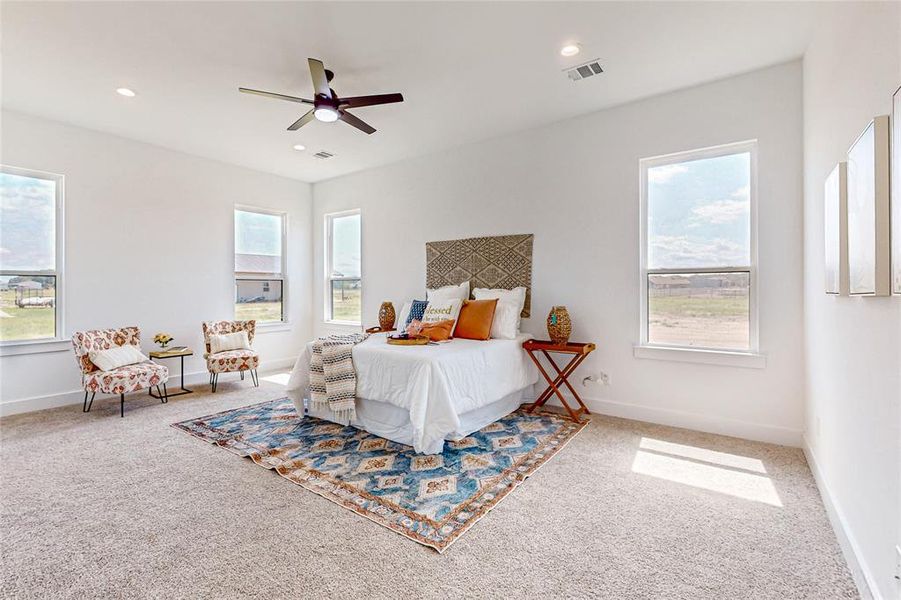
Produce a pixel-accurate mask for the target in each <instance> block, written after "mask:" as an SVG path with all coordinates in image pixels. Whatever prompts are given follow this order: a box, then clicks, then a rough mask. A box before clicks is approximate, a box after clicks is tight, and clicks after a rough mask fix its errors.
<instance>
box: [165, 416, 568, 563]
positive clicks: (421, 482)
mask: <svg viewBox="0 0 901 600" xmlns="http://www.w3.org/2000/svg"><path fill="white" fill-rule="evenodd" d="M172 426H173V427H176V428H178V429H182V430H184V431H187V432H188V433H190V434H192V435H195V436H197V437H199V438H201V439H204V440H206V441H208V442H210V443H213V444H216V445H218V446H221V447H223V448H225V449H226V450H229V451H231V452H234V453H235V454H238V455H240V456H247V457H250V458H251V459H253V461H254V462H255V463H257V464H258V465H260V466H263V467H265V468H267V469H272V470H274V471H275V472H277V473H278V474H279V475H281V476H282V477H285V478H286V479H288V480H290V481H293V482H294V483H296V484H297V485H299V486H301V487H304V488H306V489H308V490H310V491H313V492H315V493H317V494H319V495H320V496H323V497H325V498H327V499H329V500H331V501H332V502H335V503H336V504H340V505H341V506H343V507H345V508H347V509H349V510H352V511H354V512H355V513H357V514H360V515H363V516H364V517H366V518H368V519H371V520H373V521H375V522H376V523H378V524H380V525H383V526H385V527H387V528H389V529H391V530H393V531H396V532H397V533H400V534H401V535H404V536H406V537H408V538H410V539H411V540H415V541H417V542H419V543H420V544H423V545H425V546H429V547H431V548H434V549H435V550H437V551H438V552H443V551H444V550H445V549H447V547H448V546H450V544H451V543H453V542H454V540H456V539H457V538H458V537H460V535H462V534H463V533H464V532H465V531H466V530H467V529H469V528H470V527H471V526H472V525H473V524H474V523H475V522H476V521H478V520H479V519H480V518H481V517H483V516H484V515H485V514H486V513H487V512H488V511H489V510H491V509H492V508H494V506H496V505H497V503H498V502H500V501H501V499H503V498H504V497H505V496H506V495H507V494H509V493H510V492H512V491H513V490H514V489H516V487H517V486H518V485H519V484H521V483H522V482H523V481H525V479H526V478H527V477H529V475H531V474H532V473H534V472H535V471H536V470H537V469H538V467H540V466H541V465H542V464H544V463H545V462H546V461H547V460H548V459H550V458H551V457H552V456H554V454H556V453H557V452H558V451H560V449H561V448H563V446H564V445H565V444H566V443H567V442H568V441H569V440H571V439H572V438H573V437H575V435H576V434H577V433H579V432H580V431H582V429H583V428H584V427H585V423H582V424H578V423H573V422H572V421H569V420H567V419H564V418H563V417H561V416H559V415H556V414H552V413H540V414H534V415H531V414H527V413H525V412H524V411H522V410H518V411H516V412H513V413H511V414H509V415H507V416H506V417H504V418H503V419H501V420H500V421H496V422H494V423H492V424H490V425H488V426H487V427H485V428H484V429H482V430H480V431H478V432H476V433H474V434H472V435H470V436H469V437H466V438H464V439H462V440H460V441H457V442H447V443H446V444H445V449H444V452H443V453H442V454H436V455H426V454H416V453H415V452H414V451H413V449H412V448H411V447H410V446H405V445H403V444H398V443H395V442H391V441H388V440H385V439H383V438H380V437H376V436H374V435H372V434H369V433H367V432H365V431H361V430H359V429H355V428H353V427H344V426H341V425H337V424H335V423H330V422H328V421H323V420H321V419H317V418H314V417H307V418H305V419H300V418H298V416H297V412H296V410H295V409H294V405H293V404H292V403H291V401H290V400H288V399H287V398H283V399H280V400H271V401H269V402H263V403H260V404H254V405H251V406H245V407H243V408H237V409H234V410H228V411H225V412H221V413H217V414H215V415H210V416H207V417H201V418H199V419H191V420H189V421H183V422H181V423H174V424H173V425H172Z"/></svg>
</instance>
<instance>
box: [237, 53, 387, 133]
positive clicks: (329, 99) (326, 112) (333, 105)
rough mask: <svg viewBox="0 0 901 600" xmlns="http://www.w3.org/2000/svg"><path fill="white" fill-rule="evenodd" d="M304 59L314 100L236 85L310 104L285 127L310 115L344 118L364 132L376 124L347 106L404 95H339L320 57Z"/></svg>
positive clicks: (294, 128) (301, 122)
mask: <svg viewBox="0 0 901 600" xmlns="http://www.w3.org/2000/svg"><path fill="white" fill-rule="evenodd" d="M307 61H308V62H309V63H310V75H311V76H312V77H313V91H314V92H315V96H314V99H313V100H307V99H306V98H298V97H297V96H286V95H285V94H276V93H274V92H264V91H262V90H252V89H249V88H243V87H242V88H238V91H239V92H244V93H245V94H256V95H257V96H265V97H267V98H275V99H276V100H287V101H288V102H299V103H301V104H312V105H313V108H311V109H310V110H309V111H308V112H307V113H306V114H305V115H304V116H302V117H301V118H299V119H297V120H296V121H294V123H292V124H291V126H290V127H288V131H297V130H298V129H300V128H301V127H303V126H304V125H306V124H307V123H309V122H310V121H312V120H313V119H316V120H317V121H323V122H325V123H332V122H334V121H344V122H345V123H347V124H348V125H353V126H354V127H356V128H357V129H359V130H360V131H362V132H364V133H369V134H372V133H375V127H373V126H372V125H370V124H369V123H367V122H365V121H363V120H362V119H359V118H357V117H355V116H354V115H352V114H350V113H349V112H347V109H348V108H360V107H363V106H374V105H376V104H391V103H393V102H403V101H404V97H403V96H402V95H401V94H376V95H374V96H354V97H352V98H339V97H338V94H336V93H335V90H333V89H332V88H331V87H329V83H330V82H331V81H332V78H333V77H334V76H335V74H334V73H332V72H331V71H329V70H328V69H326V68H325V67H324V66H323V64H322V61H321V60H317V59H315V58H308V59H307Z"/></svg>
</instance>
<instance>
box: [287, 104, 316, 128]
mask: <svg viewBox="0 0 901 600" xmlns="http://www.w3.org/2000/svg"><path fill="white" fill-rule="evenodd" d="M313 112H315V109H312V108H311V109H310V110H308V111H307V114H305V115H304V116H302V117H301V118H299V119H297V120H296V121H294V122H293V123H292V124H291V126H290V127H288V131H297V130H298V129H300V128H301V127H303V126H304V125H306V124H307V123H309V122H310V121H312V120H313Z"/></svg>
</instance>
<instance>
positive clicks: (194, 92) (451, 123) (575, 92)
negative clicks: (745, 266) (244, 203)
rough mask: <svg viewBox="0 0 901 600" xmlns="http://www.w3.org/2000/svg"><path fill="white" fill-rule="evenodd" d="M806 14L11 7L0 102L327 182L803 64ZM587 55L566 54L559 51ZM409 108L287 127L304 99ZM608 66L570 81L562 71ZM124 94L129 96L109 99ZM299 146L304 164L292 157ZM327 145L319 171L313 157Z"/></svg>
mask: <svg viewBox="0 0 901 600" xmlns="http://www.w3.org/2000/svg"><path fill="white" fill-rule="evenodd" d="M818 10H819V7H818V6H817V5H816V4H813V3H778V2H777V3H773V2H759V3H753V2H752V3H681V2H663V3H641V2H632V3H562V2H559V3H554V2H551V3H509V2H493V3H487V2H486V3H457V2H447V3H437V2H436V3H429V2H422V3H381V2H365V3H287V2H282V3H279V2H276V3H268V2H266V3H263V2H224V3H220V2H199V3H188V2H182V3H163V2H136V3H124V2H123V3H120V2H99V3H78V2H69V3H41V2H25V3H19V2H3V4H2V13H0V19H2V30H0V33H2V84H3V87H2V103H3V107H4V108H8V109H12V110H17V111H22V112H26V113H30V114H34V115H38V116H42V117H47V118H51V119H56V120H60V121H66V122H70V123H73V124H76V125H80V126H84V127H88V128H91V129H97V130H101V131H106V132H110V133H114V134H118V135H122V136H125V137H129V138H134V139H137V140H141V141H145V142H150V143H153V144H158V145H160V146H165V147H169V148H173V149H176V150H180V151H183V152H188V153H191V154H196V155H200V156H205V157H209V158H213V159H217V160H221V161H225V162H229V163H233V164H238V165H242V166H246V167H250V168H252V169H257V170H260V171H267V172H272V173H277V174H280V175H285V176H288V177H293V178H296V179H302V180H305V181H319V180H322V179H327V178H330V177H335V176H338V175H342V174H345V173H349V172H352V171H357V170H360V169H365V168H369V167H373V166H377V165H382V164H386V163H389V162H394V161H396V160H399V159H401V158H405V157H410V156H416V155H421V154H426V153H430V152H434V151H436V150H440V149H442V148H447V147H451V146H457V145H460V144H464V143H467V142H472V141H476V140H480V139H485V138H490V137H495V136H499V135H503V134H506V133H510V132H513V131H517V130H522V129H528V128H532V127H536V126H539V125H542V124H545V123H549V122H553V121H558V120H561V119H565V118H567V117H571V116H575V115H578V114H583V113H588V112H592V111H596V110H599V109H601V108H604V107H608V106H611V105H615V104H621V103H623V102H629V101H632V100H635V99H638V98H643V97H647V96H651V95H655V94H660V93H663V92H667V91H670V90H674V89H678V88H683V87H687V86H691V85H695V84H698V83H703V82H706V81H711V80H715V79H720V78H723V77H727V76H729V75H733V74H737V73H741V72H745V71H750V70H753V69H756V68H760V67H764V66H767V65H772V64H776V63H779V62H784V61H787V60H791V59H794V58H797V57H800V56H801V55H802V54H803V52H804V49H805V48H806V45H807V40H808V37H809V34H810V30H811V25H812V23H813V22H814V19H815V17H816V12H817V11H818ZM570 40H575V41H578V42H580V43H581V44H582V48H583V49H582V53H581V54H580V55H579V56H577V57H574V58H569V59H567V58H563V57H561V56H560V54H559V49H560V47H561V46H562V44H563V43H564V42H566V41H570ZM307 57H316V58H321V59H322V60H323V61H324V62H325V64H326V67H327V68H330V69H332V70H334V71H335V73H336V77H335V80H334V81H333V82H332V87H334V88H335V89H336V90H337V92H338V93H339V95H341V96H356V95H363V94H376V93H386V92H402V93H403V94H404V98H405V102H403V103H402V104H394V105H386V106H375V107H368V108H361V109H357V110H355V111H353V112H354V113H355V114H356V115H357V116H358V117H360V118H362V119H364V120H366V121H368V122H369V123H371V124H372V125H373V126H374V127H376V128H377V129H378V131H377V132H376V133H375V134H373V135H371V136H367V135H365V134H364V133H362V132H360V131H357V130H356V129H353V128H352V127H350V126H348V125H346V124H344V123H319V122H316V121H314V122H313V123H311V124H309V125H307V126H305V127H303V128H302V129H301V130H299V131H296V132H289V131H286V128H287V126H288V125H290V124H291V123H292V122H293V121H294V120H295V119H297V118H298V117H299V116H300V115H301V114H302V113H303V112H305V110H306V107H305V106H303V105H299V104H293V103H289V102H281V101H277V100H270V99H266V98H260V97H256V96H249V95H244V94H239V93H238V91H237V88H238V86H246V87H252V88H259V89H265V90H270V91H275V92H281V93H286V94H290V95H298V96H304V97H307V98H311V97H312V84H311V82H310V76H309V73H308V70H307V65H306V59H307ZM594 58H600V61H601V63H602V65H603V66H604V68H605V70H606V72H605V73H604V74H603V75H601V76H599V77H593V78H591V79H586V80H584V81H581V82H578V83H572V82H570V81H568V80H567V78H566V76H565V75H564V74H563V73H562V69H563V68H565V67H567V66H572V65H575V64H578V63H581V62H583V61H586V60H588V59H594ZM123 86H124V87H129V88H133V89H134V90H136V91H137V92H138V96H137V97H136V98H132V99H127V98H123V97H121V96H119V95H117V94H116V93H115V89H116V88H118V87H123ZM298 143H300V144H304V145H305V146H306V147H307V148H308V150H307V151H306V152H302V153H300V152H296V151H294V150H292V148H291V147H292V145H294V144H298ZM318 150H328V151H330V152H333V153H334V154H336V157H335V158H332V159H329V160H327V161H322V160H319V159H316V158H313V156H312V154H313V152H316V151H318Z"/></svg>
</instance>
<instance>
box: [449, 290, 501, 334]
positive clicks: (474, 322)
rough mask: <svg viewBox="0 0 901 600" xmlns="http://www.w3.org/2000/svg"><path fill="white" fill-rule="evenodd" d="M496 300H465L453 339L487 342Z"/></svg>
mask: <svg viewBox="0 0 901 600" xmlns="http://www.w3.org/2000/svg"><path fill="white" fill-rule="evenodd" d="M495 308H497V298H492V299H491V300H466V301H464V302H463V308H461V309H460V316H459V317H457V329H456V330H455V331H454V337H458V338H466V339H470V340H487V339H488V338H490V337H491V322H492V321H494V309H495Z"/></svg>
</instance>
